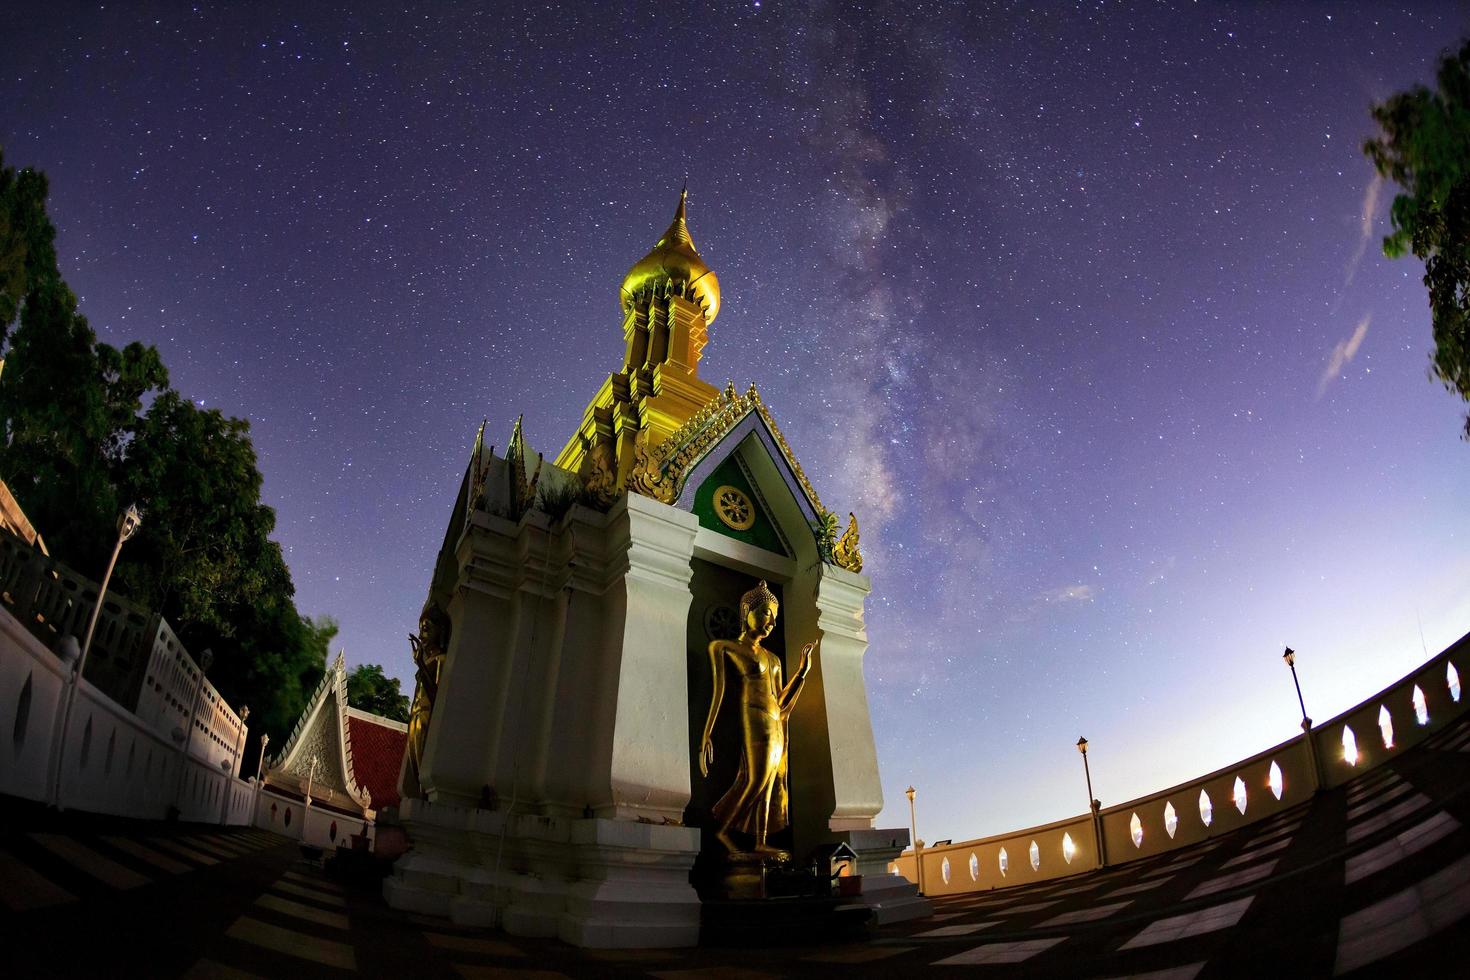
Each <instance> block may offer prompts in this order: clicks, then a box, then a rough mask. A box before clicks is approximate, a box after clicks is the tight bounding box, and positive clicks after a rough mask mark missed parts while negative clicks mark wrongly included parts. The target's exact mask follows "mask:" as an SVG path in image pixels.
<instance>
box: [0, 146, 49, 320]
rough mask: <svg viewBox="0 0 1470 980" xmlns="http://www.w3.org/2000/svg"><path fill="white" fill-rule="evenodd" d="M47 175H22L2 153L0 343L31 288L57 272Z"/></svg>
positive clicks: (29, 172) (44, 282)
mask: <svg viewBox="0 0 1470 980" xmlns="http://www.w3.org/2000/svg"><path fill="white" fill-rule="evenodd" d="M46 193H47V186H46V176H45V174H42V173H39V172H38V171H35V170H31V169H30V168H29V167H27V168H26V169H24V170H22V171H20V172H19V173H17V172H16V171H14V170H10V169H7V168H6V166H5V155H4V153H3V152H0V346H4V344H5V340H6V338H7V337H8V336H9V334H10V328H11V327H12V326H14V325H15V320H16V316H17V315H18V314H19V312H20V310H21V306H22V304H23V302H24V300H25V297H26V294H27V292H28V291H29V290H30V289H31V288H39V287H41V286H43V285H45V284H46V283H47V281H48V280H53V279H54V280H57V281H59V280H60V278H61V276H60V274H59V273H58V272H57V271H56V268H57V267H56V245H55V242H56V228H55V227H54V226H53V225H52V224H51V220H50V219H49V218H47V217H46Z"/></svg>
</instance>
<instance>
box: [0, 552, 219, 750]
mask: <svg viewBox="0 0 1470 980" xmlns="http://www.w3.org/2000/svg"><path fill="white" fill-rule="evenodd" d="M97 592H98V585H97V584H96V583H95V582H93V581H91V580H90V579H88V578H85V577H83V576H81V575H78V574H77V573H76V572H74V571H72V570H71V569H70V568H68V567H67V566H65V565H63V564H61V563H60V562H58V561H56V560H55V559H54V558H51V557H50V556H48V555H44V554H42V553H40V552H39V551H36V550H35V549H34V548H32V547H31V546H30V545H28V544H26V542H25V540H24V539H22V538H19V537H16V536H15V535H14V534H12V533H10V532H8V531H5V530H3V529H0V606H3V607H4V608H5V609H6V610H7V611H8V612H10V614H11V615H13V616H14V617H15V618H16V620H17V621H18V622H19V623H21V624H22V625H23V626H24V627H25V628H26V629H28V630H29V631H30V632H31V634H32V635H33V636H35V637H36V639H38V640H40V641H41V643H42V644H44V645H45V646H47V647H49V648H51V649H53V650H54V649H55V648H56V644H57V643H58V642H59V641H60V639H61V637H63V636H68V635H70V636H76V637H81V636H84V635H85V634H86V632H87V622H88V620H89V619H90V617H91V615H92V609H93V608H94V607H95V606H96V604H97ZM86 675H87V676H86V680H87V681H88V682H90V683H91V684H92V685H93V686H94V687H95V688H96V689H97V690H98V691H100V692H101V693H103V694H105V695H106V696H107V697H109V698H111V699H112V700H113V701H114V702H116V703H117V704H119V705H121V706H122V707H123V708H125V709H126V710H128V711H131V712H133V713H135V714H136V715H137V717H138V718H140V719H142V720H143V722H144V723H145V724H147V725H149V726H150V727H151V728H152V729H153V730H154V731H155V732H156V733H157V734H159V735H161V736H163V737H164V738H169V739H172V738H174V737H175V733H176V732H182V733H185V734H187V733H188V731H189V727H190V724H191V722H190V718H191V717H192V716H193V714H194V702H195V698H196V696H197V698H198V700H199V712H198V718H197V719H194V721H193V725H194V729H195V731H194V737H193V739H192V740H190V742H189V751H190V754H191V755H197V756H199V757H200V758H201V759H203V758H207V757H209V756H213V757H214V758H216V759H217V758H218V753H219V752H224V753H226V754H231V755H233V756H235V757H236V758H235V770H236V771H237V772H238V765H239V762H238V755H239V754H240V753H239V750H240V749H241V748H243V743H244V738H245V723H244V722H243V721H242V720H241V719H240V716H239V715H237V714H236V713H235V712H234V711H233V710H231V708H230V706H229V705H228V704H226V703H225V701H224V699H223V698H221V697H220V695H219V692H218V691H217V690H215V687H214V685H213V684H211V683H210V682H209V680H208V679H207V678H206V679H205V680H204V686H203V687H202V688H201V687H200V686H199V680H200V675H199V667H198V665H197V664H196V663H195V662H194V658H193V657H191V656H190V655H189V652H188V651H187V650H185V649H184V645H183V644H182V643H180V642H179V638H178V637H177V636H175V635H174V631H173V628H172V627H171V626H169V624H168V621H167V620H165V619H164V618H163V617H162V616H159V615H155V614H153V613H151V612H149V611H148V610H146V609H144V608H143V607H141V606H138V605H135V604H134V603H132V602H130V601H128V600H127V599H126V598H123V597H122V596H120V595H118V594H117V593H115V592H108V594H107V598H106V599H105V600H103V603H102V612H101V614H100V615H99V616H98V617H97V630H96V632H95V634H94V635H93V637H92V651H91V653H90V654H88V656H87V665H86ZM206 746H212V748H206Z"/></svg>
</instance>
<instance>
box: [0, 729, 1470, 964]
mask: <svg viewBox="0 0 1470 980" xmlns="http://www.w3.org/2000/svg"><path fill="white" fill-rule="evenodd" d="M1467 790H1470V721H1467V722H1463V723H1461V724H1459V725H1457V726H1455V727H1453V728H1451V729H1448V730H1446V731H1445V732H1441V733H1439V734H1438V735H1437V736H1435V738H1434V739H1432V740H1431V741H1430V742H1428V743H1426V744H1425V745H1424V746H1422V747H1420V748H1418V749H1414V750H1411V751H1408V752H1405V753H1404V754H1403V755H1401V756H1399V757H1398V758H1397V759H1396V760H1395V761H1394V762H1393V763H1391V764H1389V765H1387V766H1384V767H1381V768H1379V769H1377V770H1374V771H1372V772H1370V773H1367V774H1365V775H1364V776H1362V777H1360V778H1359V779H1358V780H1356V781H1354V782H1353V783H1350V784H1349V785H1347V786H1345V787H1343V788H1341V789H1337V790H1333V791H1330V792H1325V793H1322V794H1319V795H1318V797H1317V798H1315V799H1314V800H1312V801H1311V802H1309V803H1306V804H1303V805H1302V806H1299V807H1297V808H1295V809H1293V810H1289V811H1286V812H1284V813H1282V814H1279V815H1277V816H1276V817H1275V818H1273V819H1271V820H1269V821H1266V822H1262V823H1258V824H1255V825H1253V826H1250V827H1247V828H1244V829H1242V830H1239V831H1236V832H1235V833H1232V834H1228V835H1224V836H1222V837H1220V838H1217V839H1216V840H1215V841H1213V842H1211V843H1210V844H1206V845H1202V846H1200V847H1194V848H1190V849H1188V850H1184V851H1179V852H1174V853H1172V854H1166V855H1161V856H1160V857H1158V858H1154V859H1151V860H1148V861H1140V862H1135V863H1132V864H1128V865H1124V866H1121V867H1118V868H1114V869H1110V870H1107V871H1103V872H1092V873H1087V874H1082V875H1077V876H1074V877H1070V878H1066V879H1059V880H1054V881H1050V882H1043V883H1040V884H1038V885H1034V886H1029V887H1025V888H1016V889H1010V890H1004V891H996V892H986V893H978V894H970V895H963V896H955V897H951V898H946V899H940V900H937V901H936V902H935V909H936V915H935V916H934V917H933V918H931V919H927V920H924V921H922V922H912V923H904V924H901V925H898V926H890V927H886V928H883V929H879V930H876V931H874V932H873V933H872V934H871V935H870V936H869V937H868V938H867V939H866V940H865V941H862V942H855V943H849V944H845V945H827V946H823V945H813V946H808V947H784V948H775V949H758V948H739V949H719V948H700V949H694V950H626V951H608V952H595V951H580V950H574V949H571V948H569V947H566V946H563V945H561V944H559V943H555V942H550V941H543V940H526V939H520V938H516V937H508V936H504V935H501V934H498V933H493V932H485V931H471V930H461V929H456V928H455V927H453V926H451V925H448V924H447V923H444V922H442V921H439V920H435V919H430V918H425V917H418V916H403V915H399V914H398V913H394V912H391V911H390V910H388V909H387V908H386V907H385V906H384V904H383V902H382V900H381V898H379V897H378V896H377V894H376V893H374V892H371V891H369V892H354V891H351V890H349V889H346V888H344V887H343V886H342V885H340V884H338V883H336V882H333V881H329V880H328V879H327V878H325V877H324V876H323V874H322V872H321V871H320V870H319V869H318V868H316V867H315V866H314V865H311V864H309V863H307V862H305V861H304V860H303V859H302V858H301V857H300V855H299V853H298V852H297V850H296V848H295V845H294V844H293V843H292V842H290V841H286V840H284V839H282V838H280V837H276V836H273V835H270V834H266V833H263V832H260V831H252V830H242V829H225V828H216V827H199V826H193V827H190V826H185V827H178V828H171V827H162V826H160V825H156V824H126V823H124V822H122V821H117V820H107V821H99V820H96V819H91V820H89V819H88V818H85V817H81V816H77V815H73V814H67V815H63V817H62V818H61V819H59V820H58V818H57V817H56V815H54V814H46V813H45V812H44V811H40V810H38V809H35V808H27V807H25V806H23V805H22V806H13V805H12V806H8V807H7V808H6V809H7V811H10V812H14V813H16V814H18V816H15V817H13V818H7V820H6V822H5V824H4V825H3V826H0V830H3V831H4V836H3V837H0V965H3V970H0V973H3V975H6V976H81V975H87V976H90V977H97V976H107V977H116V976H148V977H171V976H186V977H192V978H209V977H222V978H236V977H251V976H256V977H295V976H346V975H354V974H355V975H367V976H398V977H403V976H413V977H472V978H474V977H558V976H574V977H575V976H617V977H650V976H652V977H657V978H662V980H723V978H729V980H737V978H738V980H761V978H767V977H780V976H826V975H830V974H832V973H835V972H837V971H839V970H840V971H841V972H842V973H843V974H844V975H849V974H850V975H854V976H856V975H866V976H902V975H905V974H909V973H915V972H919V971H924V970H932V971H933V972H937V973H946V972H954V971H955V970H956V969H964V970H968V971H979V972H986V973H990V974H993V975H997V976H1035V977H1112V976H1147V977H1160V978H1164V977H1167V978H1190V977H1206V978H1208V977H1233V976H1243V975H1248V974H1265V975H1272V976H1275V975H1290V976H1332V975H1334V974H1338V975H1344V974H1354V975H1358V976H1379V975H1392V976H1399V975H1403V976H1417V975H1431V974H1435V973H1438V974H1449V975H1459V974H1460V972H1461V970H1463V969H1464V966H1463V960H1464V956H1463V953H1462V949H1463V947H1464V945H1465V944H1464V941H1463V939H1462V938H1461V937H1462V936H1463V935H1464V931H1465V929H1466V928H1467V926H1470V792H1467Z"/></svg>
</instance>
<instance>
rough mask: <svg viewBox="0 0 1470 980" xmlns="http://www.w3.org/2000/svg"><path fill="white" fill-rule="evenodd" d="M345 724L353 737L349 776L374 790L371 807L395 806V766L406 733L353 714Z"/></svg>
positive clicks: (398, 762) (406, 740) (349, 735)
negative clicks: (350, 774)
mask: <svg viewBox="0 0 1470 980" xmlns="http://www.w3.org/2000/svg"><path fill="white" fill-rule="evenodd" d="M347 725H348V737H349V738H351V739H352V776H353V778H354V779H356V780H357V785H359V786H361V787H363V788H364V789H366V790H367V791H368V792H369V793H371V794H373V801H372V808H373V809H374V810H381V809H382V808H383V807H385V806H397V805H398V769H399V767H400V766H401V765H402V764H403V750H404V748H405V747H406V746H407V745H408V733H407V732H404V731H399V730H398V729H396V728H389V727H388V726H386V725H379V724H377V723H376V722H374V721H372V720H371V719H368V718H359V717H358V716H356V715H348V716H347Z"/></svg>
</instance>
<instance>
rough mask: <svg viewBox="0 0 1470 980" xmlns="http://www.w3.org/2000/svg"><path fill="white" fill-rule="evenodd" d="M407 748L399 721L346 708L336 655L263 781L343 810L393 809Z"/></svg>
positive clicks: (343, 675)
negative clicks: (309, 795) (307, 791)
mask: <svg viewBox="0 0 1470 980" xmlns="http://www.w3.org/2000/svg"><path fill="white" fill-rule="evenodd" d="M407 745H408V726H407V725H405V724H404V723H403V722H401V721H394V720H393V719H391V718H384V717H382V716H381V715H374V714H371V713H369V712H366V711H362V710H359V709H357V708H353V707H350V706H349V705H348V704H347V663H346V660H345V658H344V657H343V656H342V654H340V653H339V654H337V659H336V660H335V661H333V663H332V666H331V667H329V668H327V673H326V676H325V677H323V678H322V680H321V683H320V684H318V685H317V688H316V691H315V692H314V693H313V694H312V697H311V701H310V702H308V704H307V706H306V710H305V711H303V712H302V713H301V717H300V719H298V720H297V722H296V726H295V727H294V728H293V729H292V730H291V736H290V738H288V739H287V740H286V745H285V747H284V748H283V749H281V752H280V754H279V755H277V756H276V757H275V758H274V759H273V760H271V761H270V763H269V764H268V767H267V770H266V773H265V781H266V783H268V784H271V785H275V786H279V787H281V788H283V789H287V790H290V791H292V792H295V793H300V794H303V795H304V794H305V792H306V790H307V787H308V786H309V787H310V788H311V796H312V799H314V800H317V801H319V802H321V803H324V804H326V805H328V806H335V807H338V808H339V809H344V810H348V811H352V810H354V809H356V810H362V811H368V810H376V809H378V808H379V807H384V806H392V805H394V804H396V803H397V802H398V799H399V794H398V770H399V766H400V765H401V764H402V762H403V753H404V750H405V749H406V747H407Z"/></svg>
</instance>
